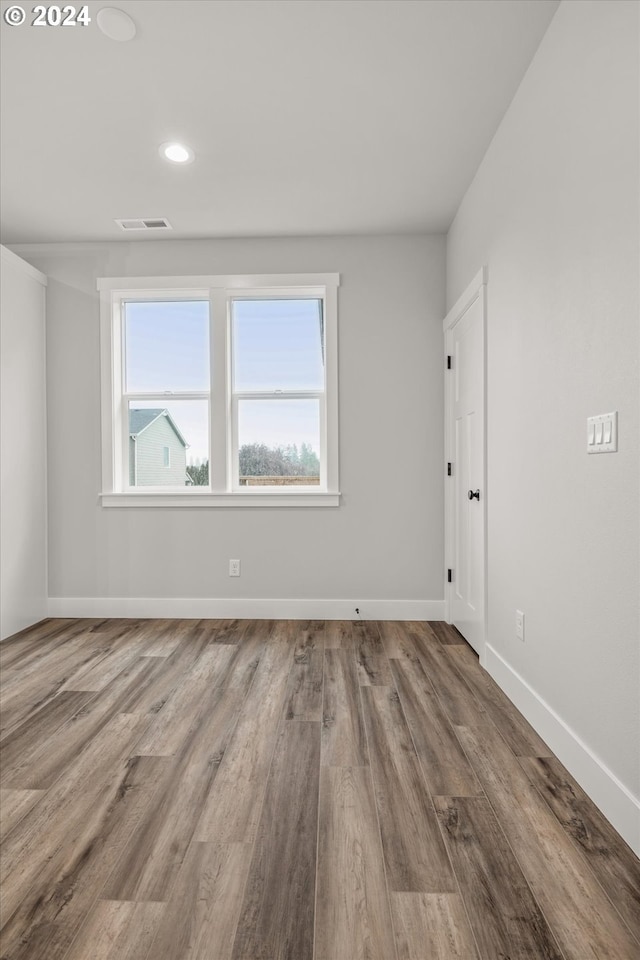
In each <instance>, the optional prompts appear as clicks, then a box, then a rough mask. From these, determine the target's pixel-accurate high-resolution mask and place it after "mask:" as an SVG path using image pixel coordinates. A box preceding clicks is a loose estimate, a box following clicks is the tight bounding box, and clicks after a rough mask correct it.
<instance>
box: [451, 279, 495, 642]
mask: <svg viewBox="0 0 640 960" xmlns="http://www.w3.org/2000/svg"><path fill="white" fill-rule="evenodd" d="M485 289H486V288H485V284H484V274H481V275H480V277H479V278H477V279H476V281H474V284H472V285H471V287H470V288H469V290H468V291H467V293H466V294H465V295H464V296H463V298H461V300H460V301H458V304H456V306H455V307H454V309H453V310H452V311H451V312H450V313H449V315H448V316H447V319H446V320H445V331H446V332H445V339H446V347H447V356H448V357H450V360H448V364H450V366H448V368H447V371H446V383H447V403H446V417H447V423H446V435H447V441H448V442H447V463H448V464H450V465H451V466H450V468H448V470H447V474H448V476H447V487H448V497H447V501H448V503H447V531H446V534H447V535H446V543H447V572H448V577H447V591H448V598H447V599H448V612H449V622H450V623H453V624H454V625H455V626H456V627H457V628H458V630H459V631H460V633H461V634H462V635H463V637H465V639H466V640H468V641H469V643H470V644H471V646H472V647H473V648H474V650H476V651H477V652H478V653H479V654H480V656H481V657H483V654H484V642H485V604H486V601H485V586H486V569H485V564H486V560H485V557H486V553H485V542H486V482H485V477H486V471H485ZM449 577H450V579H449Z"/></svg>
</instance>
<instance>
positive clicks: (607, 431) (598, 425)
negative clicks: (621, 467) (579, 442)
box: [587, 410, 618, 453]
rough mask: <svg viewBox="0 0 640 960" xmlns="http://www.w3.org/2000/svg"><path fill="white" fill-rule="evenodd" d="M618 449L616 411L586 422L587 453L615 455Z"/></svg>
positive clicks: (591, 418) (590, 418)
mask: <svg viewBox="0 0 640 960" xmlns="http://www.w3.org/2000/svg"><path fill="white" fill-rule="evenodd" d="M617 449H618V411H617V410H614V411H613V413H601V414H600V415H599V416H597V417H589V419H588V420H587V453H615V452H616V451H617Z"/></svg>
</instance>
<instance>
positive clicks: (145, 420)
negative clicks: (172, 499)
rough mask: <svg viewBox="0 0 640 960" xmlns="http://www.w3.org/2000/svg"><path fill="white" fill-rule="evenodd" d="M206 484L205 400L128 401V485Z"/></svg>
mask: <svg viewBox="0 0 640 960" xmlns="http://www.w3.org/2000/svg"><path fill="white" fill-rule="evenodd" d="M208 484H209V404H208V402H207V401H206V400H171V401H169V402H168V403H163V402H162V401H161V400H144V401H141V400H130V401H129V485H130V486H131V487H189V486H208Z"/></svg>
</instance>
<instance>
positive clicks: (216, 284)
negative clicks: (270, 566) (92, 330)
mask: <svg viewBox="0 0 640 960" xmlns="http://www.w3.org/2000/svg"><path fill="white" fill-rule="evenodd" d="M339 283H340V277H339V274H334V273H331V274H277V275H270V274H264V275H254V276H238V275H222V276H220V275H215V276H194V277H107V278H101V279H99V280H98V290H99V292H100V342H101V395H102V397H101V398H102V491H101V493H100V500H101V503H102V505H103V506H104V507H134V506H136V507H165V506H166V507H176V506H177V507H265V506H268V507H305V506H306V507H308V506H313V507H319V506H326V507H336V506H338V505H339V502H340V491H339V485H338V477H339V473H338V286H339ZM234 297H244V298H246V297H251V298H271V299H273V298H283V297H284V298H291V299H296V298H297V299H301V298H315V299H320V300H322V303H323V315H324V335H325V344H324V350H325V357H324V359H325V362H324V375H325V383H324V391H298V392H297V393H296V396H300V397H302V396H303V394H304V397H308V396H313V397H318V398H319V401H320V434H321V436H320V447H321V451H320V462H321V476H320V485H319V487H317V488H313V489H310V488H309V487H293V486H291V487H284V486H283V487H268V488H267V487H251V486H248V487H240V486H239V479H238V465H237V459H238V457H237V453H238V451H237V440H236V439H235V438H236V437H237V401H238V399H239V398H240V397H244V396H247V397H248V396H249V394H244V393H243V394H236V395H235V396H234V395H233V394H232V357H231V350H232V344H231V339H232V337H231V301H232V299H233V298H234ZM203 299H204V300H208V301H209V349H210V358H209V363H210V388H211V389H210V393H209V394H207V393H206V392H199V393H198V397H197V399H203V398H206V397H208V398H209V471H210V478H211V481H212V482H211V486H210V487H195V486H185V487H184V488H183V487H180V488H176V487H166V488H164V489H163V488H160V487H154V488H144V489H143V488H133V487H129V486H128V472H127V475H126V476H125V473H126V467H127V444H128V419H127V421H126V423H125V412H127V414H128V410H127V411H125V409H124V407H125V406H126V404H125V403H124V401H125V392H124V383H123V372H124V353H123V304H124V303H125V302H126V301H127V300H158V301H167V300H203ZM160 396H161V395H159V394H156V395H155V397H158V398H159V397H160ZM165 396H166V399H171V396H174V397H175V398H176V399H179V398H188V397H187V394H185V393H183V392H176V393H175V394H174V395H171V396H169V395H165ZM190 396H191V395H189V397H190ZM251 396H252V397H255V398H256V399H257V398H258V396H260V397H261V398H271V399H274V398H277V397H278V396H279V395H278V394H276V393H275V392H273V393H260V394H259V395H258V394H257V393H254V394H251ZM285 396H286V397H287V398H291V397H293V396H294V394H293V393H290V392H288V391H287V392H286V394H285ZM131 397H133V399H150V398H154V397H152V396H151V395H149V396H148V397H147V396H145V397H143V396H142V394H139V395H138V394H136V395H135V396H134V395H126V399H127V400H128V399H130V398H131ZM193 398H196V397H195V394H194V395H193Z"/></svg>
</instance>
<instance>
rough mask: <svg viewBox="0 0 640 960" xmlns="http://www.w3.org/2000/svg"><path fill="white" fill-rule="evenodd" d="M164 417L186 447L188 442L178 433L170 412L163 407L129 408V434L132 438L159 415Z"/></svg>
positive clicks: (138, 434) (137, 435)
mask: <svg viewBox="0 0 640 960" xmlns="http://www.w3.org/2000/svg"><path fill="white" fill-rule="evenodd" d="M162 416H164V417H166V418H167V420H168V422H169V424H170V425H171V426H172V427H173V430H174V432H175V434H176V436H177V437H178V440H179V441H180V442H181V443H182V444H183V445H184V446H185V447H188V446H189V444H188V443H187V441H186V440H185V438H184V437H183V436H182V434H181V433H180V431H179V429H178V427H177V426H176V424H175V422H174V420H173V418H172V416H171V414H170V413H169V411H168V410H166V409H164V408H163V407H154V408H152V409H151V410H138V409H133V410H129V436H130V437H132V438H133V439H134V440H135V439H136V438H137V437H139V436H140V434H141V433H143V432H144V431H145V430H146V429H147V428H148V427H150V426H151V424H152V423H155V421H156V420H157V419H158V418H159V417H162Z"/></svg>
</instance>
